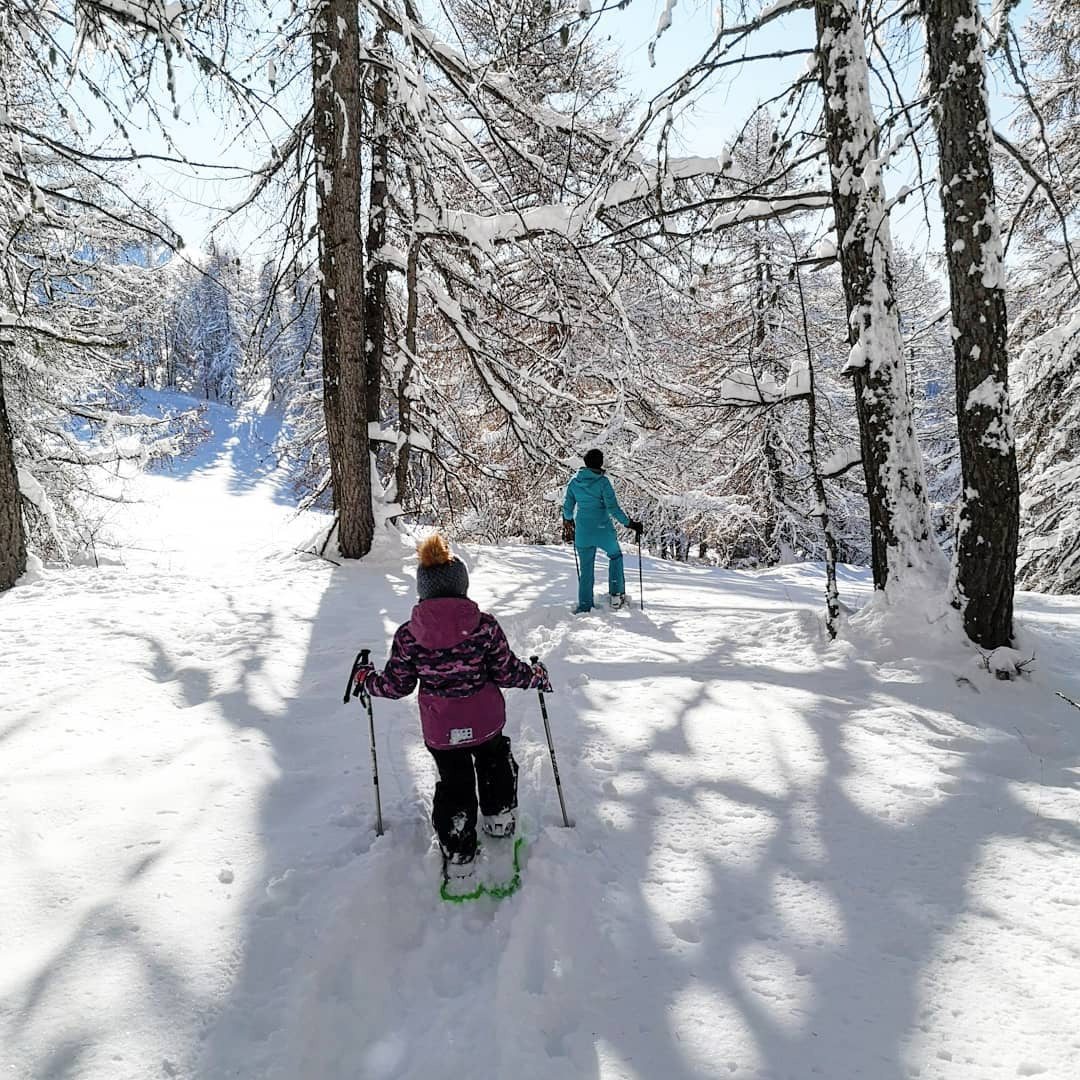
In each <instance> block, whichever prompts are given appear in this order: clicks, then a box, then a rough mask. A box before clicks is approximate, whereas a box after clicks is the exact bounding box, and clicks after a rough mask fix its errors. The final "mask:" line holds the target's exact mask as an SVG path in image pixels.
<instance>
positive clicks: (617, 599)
mask: <svg viewBox="0 0 1080 1080" xmlns="http://www.w3.org/2000/svg"><path fill="white" fill-rule="evenodd" d="M608 602H609V603H610V604H611V610H612V611H618V610H619V608H623V607H626V593H624V592H621V593H612V594H611V596H609V597H608Z"/></svg>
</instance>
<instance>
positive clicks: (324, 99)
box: [311, 0, 375, 559]
mask: <svg viewBox="0 0 1080 1080" xmlns="http://www.w3.org/2000/svg"><path fill="white" fill-rule="evenodd" d="M311 50H312V77H313V96H314V118H313V128H312V132H313V140H314V148H315V193H316V199H317V203H318V223H319V270H320V279H321V280H320V283H319V294H320V295H319V300H320V307H321V320H322V364H323V408H324V411H325V414H326V438H327V443H328V446H329V451H330V478H331V483H332V484H333V489H334V506H335V509H336V510H337V513H338V520H339V529H338V544H339V546H340V549H341V554H342V555H343V556H344V557H345V558H347V559H359V558H361V557H363V556H364V555H366V554H367V553H368V552H369V551H370V550H371V541H372V537H373V535H374V531H375V520H374V514H373V512H372V505H371V459H370V454H369V451H368V429H367V417H368V411H367V392H366V372H367V358H366V355H365V344H366V342H365V338H364V241H363V235H362V232H361V217H360V211H361V176H360V132H359V130H358V126H359V119H360V25H359V17H358V13H357V7H356V3H355V0H322V2H321V3H320V4H319V7H318V9H317V13H316V17H315V23H314V28H313V30H312V36H311Z"/></svg>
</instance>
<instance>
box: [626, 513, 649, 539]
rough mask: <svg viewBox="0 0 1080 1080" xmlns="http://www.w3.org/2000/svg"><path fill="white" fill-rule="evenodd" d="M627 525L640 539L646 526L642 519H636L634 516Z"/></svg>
mask: <svg viewBox="0 0 1080 1080" xmlns="http://www.w3.org/2000/svg"><path fill="white" fill-rule="evenodd" d="M626 527H627V528H628V529H629V530H630V531H631V532H632V533H634V535H635V536H637V537H638V538H639V539H640V537H641V534H642V533H643V532H644V531H645V526H644V525H642V524H641V522H640V521H635V520H634V519H633V518H631V519H630V523H629V524H628V525H627V526H626Z"/></svg>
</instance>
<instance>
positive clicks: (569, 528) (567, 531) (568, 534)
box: [562, 518, 576, 544]
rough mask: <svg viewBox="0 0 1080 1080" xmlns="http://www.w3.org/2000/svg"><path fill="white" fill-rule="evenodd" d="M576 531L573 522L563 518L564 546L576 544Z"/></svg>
mask: <svg viewBox="0 0 1080 1080" xmlns="http://www.w3.org/2000/svg"><path fill="white" fill-rule="evenodd" d="M575 531H576V529H575V526H574V523H573V521H568V520H567V519H566V518H563V523H562V538H563V543H564V544H572V543H573V542H574V533H575Z"/></svg>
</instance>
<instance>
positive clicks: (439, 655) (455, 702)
mask: <svg viewBox="0 0 1080 1080" xmlns="http://www.w3.org/2000/svg"><path fill="white" fill-rule="evenodd" d="M417 554H418V555H419V557H420V565H419V566H418V567H417V571H416V589H417V592H418V593H419V595H420V602H419V603H418V604H417V605H416V607H414V608H413V612H412V617H411V618H410V619H409V621H408V622H407V623H404V624H403V625H402V626H399V627H398V630H397V633H396V634H394V643H393V646H392V647H391V650H390V659H389V660H387V662H386V667H385V668H384V669H383V672H382V674H377V673H376V672H375V669H374V668H373V667H372V666H370V665H368V666H367V667H365V668H361V669H360V670H359V671H358V672H357V674H356V680H357V682H359V683H361V684H362V686H363V688H364V690H365V691H366V692H367V693H369V694H371V695H372V696H373V697H385V698H402V697H405V696H406V695H408V694H411V693H412V692H413V690H414V689H415V688H416V685H417V683H419V684H420V722H421V725H422V727H423V732H424V742H425V743H426V744H427V748H428V750H430V751H431V755H432V757H434V759H435V764H436V766H437V767H438V770H439V780H438V783H437V784H436V785H435V799H434V804H433V807H432V815H431V821H432V824H433V825H434V826H435V831H436V832H437V833H438V836H439V844H440V846H441V848H442V853H443V862H444V865H445V867H446V871H447V873H448V874H450V875H452V876H464V875H466V874H468V873H470V872H471V869H472V861H473V859H474V857H475V856H476V812H477V797H476V794H477V787H479V789H480V799H479V804H480V807H479V808H480V812H481V813H482V814H483V829H484V832H486V833H487V834H488V835H489V836H512V835H513V833H514V828H515V823H516V815H515V812H514V811H515V810H516V808H517V772H518V767H517V762H516V761H514V756H513V754H512V753H511V752H510V740H509V739H508V738H507V737H506V736H505V735H503V733H502V730H503V725H504V724H505V723H506V707H505V704H504V702H503V696H502V693H501V692H500V690H499V687H500V686H515V687H518V688H520V689H523V690H524V689H540V690H544V691H546V692H550V690H551V683H550V681H549V680H548V674H547V670H546V669H545V667H544V665H543V664H541V663H540V662H539V661H537V663H536V664H535V665H533V666H530V665H529V664H526V663H525V662H524V661H522V660H519V659H518V658H517V657H516V656H515V655H514V654H513V652H512V651H511V650H510V646H509V644H508V643H507V640H506V635H505V634H504V633H503V630H502V627H501V626H499V624H498V623H497V622H496V621H495V618H494V616H492V615H488V614H487V613H486V612H483V611H481V610H480V609H479V608H478V607H477V606H476V604H475V603H473V601H472V600H469V599H468V597H467V596H466V593H467V592H468V590H469V573H468V571H467V570H466V569H465V564H464V563H463V562H461V560H460V559H456V558H454V556H453V555H451V553H450V548H449V546H448V545H447V543H446V540H444V539H443V537H441V536H439V535H438V534H435V535H434V536H431V537H429V538H428V539H427V540H425V541H424V542H423V543H422V544H420V545H419V546H418V548H417Z"/></svg>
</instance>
